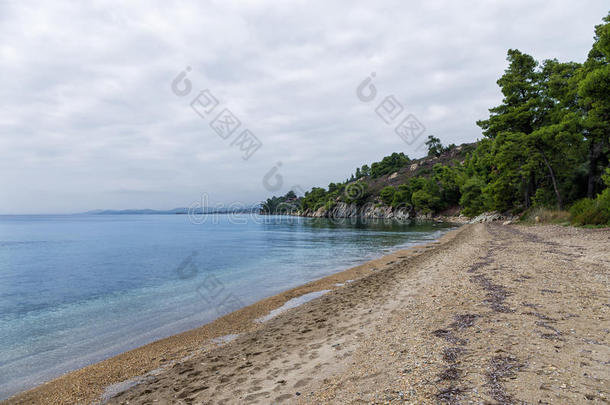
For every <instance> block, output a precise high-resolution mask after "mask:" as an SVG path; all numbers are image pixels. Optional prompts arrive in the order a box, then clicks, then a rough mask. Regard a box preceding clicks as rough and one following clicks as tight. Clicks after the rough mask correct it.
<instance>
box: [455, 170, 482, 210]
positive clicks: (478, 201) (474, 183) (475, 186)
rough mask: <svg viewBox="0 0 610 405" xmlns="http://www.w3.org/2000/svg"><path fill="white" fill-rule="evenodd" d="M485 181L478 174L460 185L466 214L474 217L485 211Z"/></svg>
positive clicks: (461, 199)
mask: <svg viewBox="0 0 610 405" xmlns="http://www.w3.org/2000/svg"><path fill="white" fill-rule="evenodd" d="M484 189H485V182H484V181H483V180H482V179H481V178H480V177H477V176H474V177H471V178H469V179H468V180H466V182H465V183H464V184H463V185H462V186H461V187H460V191H461V193H462V196H461V197H460V205H461V206H462V207H464V208H463V210H462V212H463V213H464V215H467V216H470V217H473V216H476V215H479V214H480V213H482V212H483V211H485V208H486V204H485V198H484V196H483V190H484Z"/></svg>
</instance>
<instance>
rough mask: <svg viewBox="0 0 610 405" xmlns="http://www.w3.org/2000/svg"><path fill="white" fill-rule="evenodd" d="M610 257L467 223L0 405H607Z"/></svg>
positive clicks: (582, 243) (600, 243)
mask: <svg viewBox="0 0 610 405" xmlns="http://www.w3.org/2000/svg"><path fill="white" fill-rule="evenodd" d="M609 247H610V230H609V229H578V228H571V227H559V226H536V227H525V226H514V225H508V226H503V225H500V224H495V223H494V224H475V225H465V226H463V227H461V228H460V229H458V230H456V231H453V232H450V233H448V234H446V235H445V236H444V237H443V238H442V239H441V240H440V241H439V242H435V243H431V244H429V245H426V246H420V247H416V248H413V249H409V250H403V251H399V252H395V253H393V254H391V255H389V256H385V257H383V258H381V259H378V260H375V261H372V262H369V263H366V264H364V265H361V266H358V267H355V268H353V269H349V270H346V271H344V272H341V273H338V274H335V275H332V276H329V277H326V278H324V279H321V280H318V281H315V282H312V283H308V284H306V285H304V286H301V287H298V288H295V289H292V290H289V291H286V292H284V293H282V294H279V295H276V296H274V297H271V298H268V299H265V300H263V301H260V302H258V303H256V304H254V305H251V306H249V307H246V308H243V309H241V310H239V311H236V312H234V313H231V314H229V315H227V316H224V317H222V318H220V319H218V320H216V321H215V322H213V323H211V324H208V325H205V326H203V327H201V328H198V329H195V330H192V331H188V332H185V333H182V334H179V335H175V336H172V337H170V338H167V339H163V340H160V341H158V342H154V343H151V344H149V345H146V346H143V347H141V348H138V349H136V350H132V351H130V352H127V353H124V354H121V355H119V356H116V357H113V358H111V359H108V360H106V361H103V362H100V363H97V364H94V365H91V366H88V367H85V368H83V369H81V370H78V371H75V372H72V373H69V374H66V375H65V376H63V377H60V378H58V379H56V380H53V381H51V382H49V383H47V384H44V385H42V386H40V387H37V388H35V389H32V390H30V391H27V392H25V393H22V394H19V395H17V396H15V397H13V398H11V399H9V400H8V401H7V403H11V404H32V403H36V404H73V403H79V404H89V403H99V402H104V403H112V404H127V403H129V404H203V403H205V404H228V403H231V404H232V403H235V404H249V403H252V404H258V403H260V404H270V403H272V404H280V403H299V404H300V403H303V404H309V403H313V404H328V403H331V404H360V403H362V404H364V403H368V404H371V403H414V404H421V403H431V404H434V403H456V404H457V403H477V404H478V403H501V404H505V403H524V402H527V403H561V404H568V403H569V404H580V403H608V401H609V400H610V320H609V316H608V315H609V312H610V304H609V302H610V293H609V288H610V280H609V275H610V252H609V251H608V248H609ZM323 290H329V292H327V293H325V294H323V295H322V296H321V297H319V298H316V299H313V300H311V301H309V302H307V303H305V304H303V305H300V306H298V307H296V308H292V309H288V310H286V311H283V312H281V313H279V314H278V315H277V316H274V317H269V316H268V315H269V313H270V312H271V311H273V310H276V309H278V308H280V307H282V306H283V305H284V304H286V303H290V302H291V301H290V300H292V299H294V298H295V297H299V296H303V295H304V294H310V293H312V292H315V291H323ZM266 316H267V318H268V319H267V320H266V321H264V322H263V321H261V318H264V317H266Z"/></svg>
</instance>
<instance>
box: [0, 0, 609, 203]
mask: <svg viewBox="0 0 610 405" xmlns="http://www.w3.org/2000/svg"><path fill="white" fill-rule="evenodd" d="M421 3H423V4H419V5H411V4H408V3H407V2H405V1H404V0H402V1H380V0H378V1H375V2H370V1H367V2H356V1H345V2H341V3H339V2H330V1H291V2H288V1H275V2H272V1H212V2H202V1H192V2H190V1H184V2H176V3H171V4H170V2H167V1H159V2H150V1H141V2H137V1H133V2H114V3H113V2H105V1H93V2H78V1H52V2H50V1H40V2H29V1H8V2H7V1H0V78H1V79H0V80H1V86H0V98H1V100H2V104H1V108H0V173H1V175H0V190H1V193H2V195H1V197H0V213H54V212H57V213H66V212H79V211H85V210H90V209H96V208H108V209H121V208H156V209H167V208H174V207H184V206H189V205H190V204H191V203H192V202H193V201H194V200H197V199H198V198H199V196H200V195H201V194H202V193H204V192H205V193H207V194H208V195H209V198H210V201H211V202H212V203H217V202H225V203H229V202H232V201H243V202H245V203H252V202H255V201H259V200H261V199H264V198H266V197H269V196H270V195H271V194H273V193H271V192H269V191H268V190H266V189H265V188H264V187H263V184H262V178H263V176H264V175H265V174H266V173H267V172H269V170H270V169H271V168H272V167H273V166H274V165H275V164H276V163H277V162H282V166H281V168H280V170H279V173H280V174H281V176H282V178H283V187H282V188H281V189H280V190H279V191H277V192H276V193H275V194H280V193H285V192H286V191H288V190H289V189H290V188H291V187H292V186H294V185H300V186H301V187H302V188H303V189H308V188H310V187H312V186H326V185H327V184H328V183H329V182H331V181H340V180H344V179H345V178H347V177H349V175H350V173H352V172H353V171H354V170H355V169H356V167H359V166H361V165H362V164H364V163H369V164H370V162H372V161H376V160H380V159H381V158H382V157H383V156H385V155H388V154H390V153H392V152H401V151H402V152H405V153H406V154H408V155H409V156H411V157H419V156H421V155H422V152H421V151H416V150H415V149H416V146H417V143H416V144H413V145H407V144H406V143H405V142H403V141H402V140H401V138H400V137H399V136H398V135H396V134H395V133H394V131H393V127H392V126H389V125H386V124H385V123H384V122H383V121H382V120H381V119H380V118H379V117H378V116H377V115H376V114H375V112H374V108H375V106H376V105H377V104H378V102H380V101H381V100H382V99H383V97H385V96H388V95H394V96H395V97H396V99H397V100H398V101H400V102H401V103H402V104H403V105H404V106H405V114H406V113H412V114H414V115H415V116H416V117H417V118H418V119H419V120H420V121H421V122H422V123H423V124H424V125H425V127H426V133H425V135H426V136H427V135H428V134H434V135H436V136H438V137H440V138H441V140H442V141H443V143H445V144H448V143H456V144H458V143H462V142H472V141H474V140H476V139H477V138H479V137H480V136H481V135H480V134H481V132H480V130H479V128H478V127H477V126H476V125H475V121H476V120H478V119H481V118H485V117H486V114H487V109H488V108H490V107H492V106H493V105H495V104H497V103H498V102H499V101H500V99H501V97H500V93H499V90H498V88H497V85H496V83H495V82H496V80H497V79H498V77H499V76H500V75H501V73H502V71H503V70H504V68H505V67H506V61H505V57H506V50H507V49H508V48H518V49H520V50H522V51H524V52H527V53H530V54H532V55H533V56H534V57H535V58H537V59H538V60H543V59H546V58H558V59H560V60H562V61H569V60H573V61H583V60H584V58H585V57H586V54H587V52H588V51H589V49H590V46H591V44H592V41H593V26H594V25H595V24H599V23H600V22H601V19H602V17H603V16H604V15H605V14H606V13H607V11H608V7H607V6H608V3H607V2H606V1H582V2H580V1H579V2H575V1H547V2H542V1H514V0H512V1H504V2H493V4H492V2H486V1H480V2H463V3H462V4H464V5H460V4H458V2H454V1H439V2H433V1H428V2H421ZM187 66H190V67H191V68H192V71H191V72H190V73H189V74H188V78H189V80H191V82H192V86H193V92H192V94H191V95H189V96H187V97H178V96H176V95H175V94H174V93H173V92H172V91H171V86H170V85H171V82H172V80H173V79H174V78H175V77H176V76H177V75H178V74H179V73H180V72H181V71H183V70H184V69H185V68H186V67H187ZM371 72H375V74H376V77H375V80H374V82H373V83H374V85H375V87H376V88H377V90H378V95H377V98H376V99H375V100H374V101H373V102H371V103H363V102H361V101H360V100H359V99H358V98H357V97H356V87H357V86H358V85H359V84H360V83H361V82H362V80H363V79H365V78H366V77H367V76H368V75H369V74H371ZM206 88H207V89H210V90H211V92H212V93H213V94H214V95H215V96H216V97H217V98H218V100H219V101H220V102H221V107H228V108H229V109H230V110H231V111H233V113H234V114H235V115H236V116H237V117H238V118H239V119H240V120H241V121H242V129H243V128H248V129H250V130H251V131H252V132H253V133H254V134H256V136H257V137H258V138H259V139H260V140H261V141H262V143H263V146H262V148H261V149H259V150H258V151H257V152H256V153H255V154H254V155H253V156H252V157H251V158H250V159H249V160H247V161H244V160H243V159H242V153H241V152H240V151H239V150H238V149H237V148H235V147H234V146H231V145H230V142H231V140H223V139H221V138H220V137H219V136H218V135H217V134H216V133H215V132H214V131H213V130H212V129H211V128H210V127H209V125H208V121H205V120H203V119H201V118H200V117H199V116H198V115H197V114H195V113H194V112H193V110H192V109H191V108H190V106H189V103H190V101H191V100H192V98H193V97H194V96H195V95H196V93H197V92H198V91H199V90H203V89H206Z"/></svg>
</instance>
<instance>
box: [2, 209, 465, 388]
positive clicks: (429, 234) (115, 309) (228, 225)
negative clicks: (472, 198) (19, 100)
mask: <svg viewBox="0 0 610 405" xmlns="http://www.w3.org/2000/svg"><path fill="white" fill-rule="evenodd" d="M452 228H453V225H450V224H446V223H438V222H409V223H397V222H387V221H373V222H371V221H369V222H363V221H360V220H352V219H344V220H329V219H323V218H301V217H293V216H260V215H256V214H209V215H203V216H199V217H198V218H195V219H194V218H192V217H191V216H189V215H93V214H80V215H4V216H0V399H5V398H7V397H9V396H11V395H13V394H15V393H18V392H20V391H23V390H26V389H28V388H31V387H34V386H36V385H38V384H41V383H43V382H45V381H48V380H50V379H52V378H54V377H57V376H59V375H61V374H64V373H66V372H68V371H71V370H75V369H78V368H81V367H83V366H86V365H88V364H92V363H94V362H98V361H100V360H103V359H106V358H108V357H111V356H114V355H116V354H119V353H122V352H125V351H127V350H130V349H133V348H136V347H138V346H141V345H144V344H146V343H149V342H152V341H155V340H158V339H161V338H164V337H167V336H170V335H173V334H176V333H179V332H183V331H185V330H188V329H192V328H195V327H198V326H201V325H203V324H205V323H208V322H210V321H212V320H214V319H216V318H218V317H219V316H222V315H224V314H226V313H228V312H231V311H233V310H236V309H238V308H240V307H243V306H246V305H250V304H252V303H254V302H256V301H259V300H261V299H263V298H266V297H269V296H272V295H274V294H277V293H280V292H282V291H285V290H287V289H290V288H292V287H295V286H298V285H301V284H304V283H307V282H309V281H312V280H316V279H319V278H322V277H324V276H327V275H329V274H332V273H335V272H338V271H341V270H344V269H347V268H349V267H352V266H355V265H358V264H361V263H363V262H365V261H368V260H371V259H374V258H377V257H380V256H382V255H384V254H387V253H390V252H392V251H395V250H398V249H402V248H406V247H409V246H413V245H416V244H421V243H425V242H430V241H433V240H436V239H438V238H439V237H440V236H442V235H443V234H444V233H446V232H447V231H449V230H451V229H452Z"/></svg>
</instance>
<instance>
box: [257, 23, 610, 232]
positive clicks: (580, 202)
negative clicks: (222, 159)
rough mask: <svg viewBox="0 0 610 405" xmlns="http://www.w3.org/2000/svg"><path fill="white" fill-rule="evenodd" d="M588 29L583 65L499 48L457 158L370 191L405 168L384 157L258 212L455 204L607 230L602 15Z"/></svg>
mask: <svg viewBox="0 0 610 405" xmlns="http://www.w3.org/2000/svg"><path fill="white" fill-rule="evenodd" d="M594 32H595V34H594V41H593V45H592V48H591V50H590V51H589V53H588V55H587V58H586V60H585V61H584V63H576V62H561V61H558V60H557V59H549V60H544V61H542V62H540V61H537V60H536V59H535V58H534V57H533V56H531V55H528V54H526V53H523V52H521V51H519V50H517V49H510V50H508V55H507V61H508V67H507V68H506V70H505V71H504V74H503V75H502V76H501V77H500V78H499V79H498V81H497V84H498V86H499V87H500V91H501V92H502V95H503V100H502V102H501V104H500V105H498V106H495V107H492V108H490V109H489V116H488V117H487V118H485V119H482V120H480V121H478V122H477V125H478V126H479V127H480V128H481V130H482V138H481V139H480V140H479V141H478V142H477V143H476V147H474V148H472V150H468V153H467V154H466V156H464V157H463V159H462V158H460V159H454V160H452V161H450V162H447V161H444V162H442V161H439V163H436V164H435V165H434V166H433V167H432V170H429V171H428V172H425V173H421V174H420V175H418V176H412V175H411V176H403V177H401V178H400V179H399V180H401V179H402V180H404V181H402V182H400V184H397V185H396V184H392V185H390V184H388V185H387V186H385V187H383V188H379V187H376V188H375V187H372V185H373V184H379V182H378V181H376V180H377V179H380V178H390V177H391V176H392V175H393V174H395V173H399V174H400V170H401V169H404V168H405V167H407V166H408V165H411V164H412V161H411V159H410V158H409V157H408V156H406V155H405V154H404V153H393V154H392V155H390V156H386V157H385V158H383V160H382V161H381V162H375V163H373V164H372V165H371V166H370V167H369V166H368V165H364V166H362V167H361V168H358V169H357V170H356V173H354V174H353V175H352V176H351V178H350V179H348V180H346V181H344V182H339V183H331V184H329V186H328V188H322V187H314V188H312V189H311V190H310V191H308V192H306V193H305V195H304V196H302V197H297V196H296V195H295V194H294V193H292V192H290V193H288V194H287V195H285V196H281V197H272V198H269V199H268V200H267V201H266V202H264V203H263V205H262V212H263V213H271V214H272V213H279V212H282V213H286V212H288V213H298V214H303V213H307V212H314V211H318V210H320V209H321V208H323V209H325V210H327V211H328V210H330V209H332V207H333V206H334V205H335V204H337V203H339V202H344V203H347V204H354V205H356V206H362V205H364V204H365V203H376V204H384V205H386V206H390V207H392V208H398V207H410V208H412V209H413V210H414V211H415V212H418V213H433V214H434V213H438V212H441V211H443V210H445V209H447V208H449V207H456V206H458V207H459V208H460V210H461V212H462V213H463V214H464V215H467V216H475V215H477V214H480V213H482V212H486V211H499V212H503V213H510V214H519V213H523V212H527V211H528V210H531V209H533V208H548V209H558V210H568V209H569V211H570V214H571V219H572V222H573V223H575V224H579V225H583V224H593V225H604V224H607V225H610V188H608V187H609V186H610V169H609V159H610V13H609V14H608V15H607V16H606V17H605V18H604V19H603V23H602V24H599V25H597V26H596V27H595V30H594ZM427 145H428V157H429V158H440V157H442V156H446V155H447V154H448V153H449V152H451V151H452V150H455V149H456V148H457V147H456V146H455V145H449V146H447V147H445V146H443V145H442V144H441V142H440V140H439V139H438V138H436V137H434V136H430V137H429V138H428V142H427ZM440 160H442V159H440ZM393 183H396V180H395V179H394V181H393Z"/></svg>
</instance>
